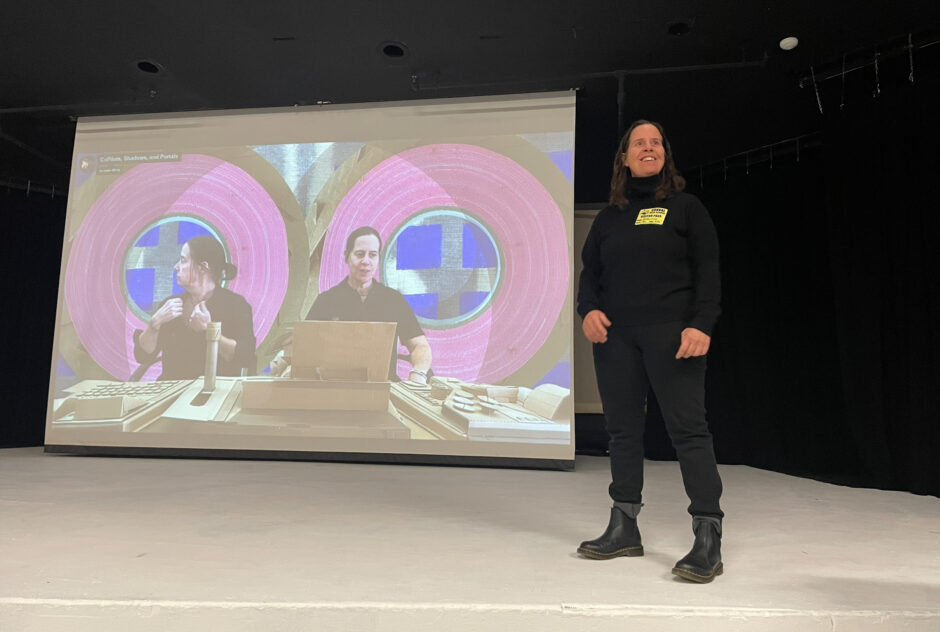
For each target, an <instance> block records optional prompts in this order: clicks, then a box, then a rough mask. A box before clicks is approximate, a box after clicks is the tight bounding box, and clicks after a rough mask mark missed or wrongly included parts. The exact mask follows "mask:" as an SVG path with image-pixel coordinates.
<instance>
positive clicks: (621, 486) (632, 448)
mask: <svg viewBox="0 0 940 632" xmlns="http://www.w3.org/2000/svg"><path fill="white" fill-rule="evenodd" d="M684 188H685V180H684V179H683V178H682V176H680V175H679V172H678V171H677V170H676V168H675V164H674V162H673V156H672V150H671V148H670V146H669V142H668V141H667V140H666V136H665V134H664V132H663V128H662V127H661V126H660V125H659V124H658V123H651V122H650V121H644V120H639V121H636V122H634V123H633V124H632V125H631V126H630V128H629V129H628V130H627V133H626V134H625V135H624V137H623V139H622V140H621V141H620V147H619V148H618V150H617V153H616V154H615V157H614V170H613V177H612V179H611V185H610V205H609V206H607V207H605V208H604V209H603V210H601V211H600V213H598V215H597V217H596V218H595V219H594V223H593V224H592V226H591V230H590V233H589V234H588V237H587V241H586V242H585V244H584V249H583V251H582V253H581V259H582V260H583V262H584V270H583V272H582V274H581V281H580V285H579V290H578V313H579V314H580V315H581V316H582V317H583V319H584V322H583V327H582V328H583V330H584V335H585V337H587V339H588V340H590V341H591V342H593V343H594V368H595V372H596V373H597V385H598V390H599V392H600V395H601V402H602V403H603V407H604V415H605V418H606V420H607V430H608V432H609V433H610V446H609V452H610V468H611V474H612V479H613V480H612V482H611V484H610V489H609V493H610V496H611V498H612V499H613V507H612V508H611V510H610V522H609V524H608V526H607V529H606V531H605V532H604V533H603V534H602V535H601V536H600V537H599V538H597V539H595V540H588V541H586V542H582V543H581V546H580V547H579V548H578V553H580V554H581V555H583V556H585V557H589V558H593V559H610V558H614V557H618V556H638V555H643V545H642V542H641V539H640V531H639V529H638V528H637V514H638V513H639V511H640V507H642V506H643V502H642V490H643V431H644V427H645V424H646V410H645V407H646V396H647V393H648V391H649V388H650V387H652V389H653V392H654V393H655V394H656V397H657V399H658V401H659V404H660V407H661V409H662V412H663V419H664V420H665V423H666V430H667V431H668V432H669V437H670V438H671V439H672V444H673V446H674V447H675V449H676V454H677V456H678V458H679V465H680V469H681V471H682V480H683V483H684V484H685V491H686V494H687V495H688V497H689V500H690V501H691V504H690V505H689V508H688V511H689V513H690V514H691V515H692V530H693V533H694V534H695V543H694V544H693V546H692V550H691V551H690V552H689V554H688V555H686V556H685V557H684V558H682V559H681V560H679V561H678V562H677V563H676V564H675V566H674V568H673V569H672V572H673V574H675V575H677V576H679V577H682V578H684V579H687V580H690V581H695V582H708V581H711V580H712V579H713V578H714V577H715V576H716V575H720V574H721V573H722V571H723V566H722V562H721V522H722V518H723V516H724V513H723V512H722V510H721V507H720V506H719V499H720V497H721V492H722V484H721V478H720V477H719V475H718V466H717V465H716V461H715V450H714V446H713V444H712V436H711V434H710V432H709V430H708V422H707V421H706V419H705V354H706V353H707V352H708V348H709V345H710V343H711V333H712V328H713V327H714V325H715V321H716V320H717V319H718V314H719V312H720V305H719V304H720V295H721V284H720V277H719V272H718V237H717V234H716V232H715V227H714V225H713V224H712V220H711V218H710V217H709V215H708V211H707V210H706V209H705V207H704V206H703V205H702V203H701V202H699V200H698V198H696V197H694V196H692V195H689V194H687V193H683V192H682V190H683V189H684Z"/></svg>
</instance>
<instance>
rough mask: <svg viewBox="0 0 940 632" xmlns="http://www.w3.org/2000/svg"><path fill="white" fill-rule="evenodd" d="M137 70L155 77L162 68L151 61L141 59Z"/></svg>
mask: <svg viewBox="0 0 940 632" xmlns="http://www.w3.org/2000/svg"><path fill="white" fill-rule="evenodd" d="M137 70H139V71H140V72H145V73H147V74H149V75H155V74H157V73H158V72H160V66H159V65H158V64H156V63H154V62H152V61H150V60H149V59H141V60H140V61H139V62H137Z"/></svg>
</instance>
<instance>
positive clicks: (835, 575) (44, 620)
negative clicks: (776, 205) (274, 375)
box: [0, 448, 940, 632]
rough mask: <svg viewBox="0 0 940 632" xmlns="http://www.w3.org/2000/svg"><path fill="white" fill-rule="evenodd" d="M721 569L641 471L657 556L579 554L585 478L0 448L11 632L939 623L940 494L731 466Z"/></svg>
mask: <svg viewBox="0 0 940 632" xmlns="http://www.w3.org/2000/svg"><path fill="white" fill-rule="evenodd" d="M721 475H722V477H723V479H724V484H725V497H724V499H723V506H724V509H725V512H726V513H727V518H726V519H725V524H724V549H723V554H724V563H725V574H724V575H722V576H720V577H718V578H717V579H716V580H715V581H714V582H713V583H711V584H705V585H698V584H691V583H687V582H685V581H683V580H680V579H677V578H674V577H673V576H672V575H671V574H670V570H671V568H672V565H673V563H674V562H675V561H676V560H677V559H678V558H679V557H681V556H682V555H684V554H685V553H686V552H687V551H688V548H689V546H690V545H691V542H692V534H691V525H690V520H689V517H688V515H687V514H686V513H685V506H686V504H687V503H686V500H685V496H684V494H683V491H682V484H681V480H680V477H679V469H678V465H677V464H675V463H659V462H648V463H647V464H646V497H645V501H646V507H645V508H644V510H643V513H642V514H641V515H640V527H641V530H642V532H643V538H644V545H645V549H646V555H645V557H640V558H618V559H615V560H611V561H592V560H586V559H581V558H579V557H578V556H577V555H576V554H575V548H576V547H577V545H578V543H579V542H580V541H581V540H583V539H586V538H589V537H595V536H597V535H599V534H600V532H601V531H602V530H603V528H604V526H605V525H606V521H607V517H608V512H609V502H608V499H607V496H606V487H607V482H608V471H607V460H606V459H603V458H598V457H578V459H577V468H576V470H575V471H574V472H549V471H528V470H500V469H483V468H456V467H430V466H394V465H392V466H389V465H364V464H342V463H313V462H270V461H226V460H183V459H148V458H91V457H77V456H53V455H45V454H43V452H42V450H41V448H26V449H8V450H0V630H3V631H4V632H6V631H10V632H33V631H40V630H41V631H42V632H59V631H69V632H86V631H89V632H90V631H94V632H117V631H121V632H127V631H137V630H141V631H147V632H150V631H161V632H162V631H164V630H174V631H179V630H199V631H204V630H226V631H227V632H241V631H248V630H251V631H256V630H265V631H275V630H290V631H293V630H318V631H334V630H337V631H338V630H343V631H347V630H355V631H358V630H366V631H376V632H391V631H408V632H425V631H427V632H431V631H434V632H440V631H442V630H447V631H448V632H454V631H456V632H464V631H467V632H469V631H474V632H477V631H480V630H513V631H528V630H532V631H536V630H538V631H540V632H545V631H549V630H562V631H569V630H590V631H591V632H606V631H613V630H617V631H618V632H622V631H623V630H660V631H670V630H696V631H702V630H722V631H736V630H760V631H764V632H766V631H777V630H800V631H801V632H807V631H815V630H826V631H832V630H852V631H856V630H879V631H882V630H916V631H920V630H923V631H927V630H931V631H935V630H940V500H938V499H937V498H935V497H923V496H915V495H912V494H908V493H903V492H886V491H877V490H871V489H851V488H846V487H840V486H836V485H830V484H825V483H820V482H817V481H812V480H806V479H800V478H794V477H791V476H785V475H782V474H776V473H772V472H766V471H762V470H757V469H753V468H749V467H743V466H722V467H721Z"/></svg>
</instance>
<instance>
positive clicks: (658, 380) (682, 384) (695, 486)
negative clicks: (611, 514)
mask: <svg viewBox="0 0 940 632" xmlns="http://www.w3.org/2000/svg"><path fill="white" fill-rule="evenodd" d="M682 328H683V324H682V323H663V324H656V325H643V326H635V327H616V326H614V327H611V328H610V330H609V331H608V335H607V342H605V343H603V344H595V345H594V369H595V371H596V373H597V386H598V389H599V391H600V395H601V401H602V402H603V404H604V416H605V418H606V420H607V432H608V433H609V434H610V448H609V449H610V470H611V475H612V477H613V482H611V484H610V497H611V498H613V499H614V500H615V501H618V502H628V503H639V502H642V492H643V430H644V427H645V424H646V394H647V392H648V391H649V387H650V386H652V387H653V392H654V393H655V394H656V398H657V400H658V401H659V405H660V408H661V409H662V412H663V419H664V420H665V422H666V430H667V431H668V432H669V437H670V439H672V445H673V447H674V448H675V449H676V455H677V456H678V457H679V467H680V469H681V471H682V482H683V483H684V484H685V492H686V494H687V495H688V497H689V500H690V501H691V504H690V505H689V513H690V514H692V515H693V516H716V517H722V516H723V515H724V513H723V512H722V511H721V507H720V506H719V502H718V501H719V499H720V498H721V478H720V477H719V476H718V466H717V465H716V462H715V448H714V445H713V443H712V435H711V433H710V432H709V431H708V423H707V422H706V421H705V356H702V357H698V358H688V359H684V360H676V351H678V349H679V343H680V338H681V332H682Z"/></svg>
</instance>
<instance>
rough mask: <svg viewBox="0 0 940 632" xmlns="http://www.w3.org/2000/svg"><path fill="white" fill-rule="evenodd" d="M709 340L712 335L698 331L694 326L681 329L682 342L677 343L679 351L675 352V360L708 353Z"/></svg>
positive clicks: (710, 340)
mask: <svg viewBox="0 0 940 632" xmlns="http://www.w3.org/2000/svg"><path fill="white" fill-rule="evenodd" d="M711 342H712V337H711V336H709V335H708V334H706V333H705V332H704V331H699V330H698V329H695V328H694V327H686V328H685V329H683V330H682V343H681V344H680V345H679V351H677V352H676V360H682V359H684V358H697V357H698V356H703V355H705V354H706V353H708V347H709V345H710V344H711Z"/></svg>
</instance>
